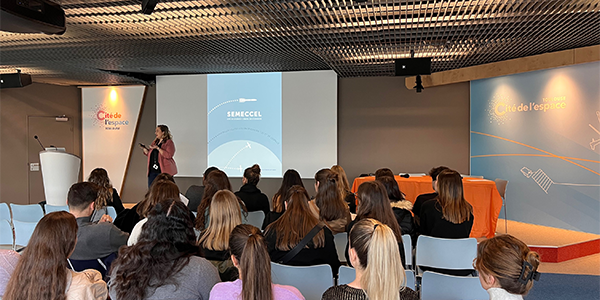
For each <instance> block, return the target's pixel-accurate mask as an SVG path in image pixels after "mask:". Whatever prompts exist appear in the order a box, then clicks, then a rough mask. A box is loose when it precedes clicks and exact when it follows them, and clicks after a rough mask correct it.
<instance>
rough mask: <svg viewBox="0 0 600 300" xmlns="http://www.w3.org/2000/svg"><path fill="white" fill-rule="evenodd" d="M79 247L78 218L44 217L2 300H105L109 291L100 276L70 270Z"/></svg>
mask: <svg viewBox="0 0 600 300" xmlns="http://www.w3.org/2000/svg"><path fill="white" fill-rule="evenodd" d="M76 243H77V221H76V220H75V216H73V215H72V214H70V213H68V212H66V211H57V212H52V213H49V214H47V215H45V216H44V217H43V218H42V219H41V220H40V221H39V223H38V224H37V226H35V229H34V231H33V234H32V235H31V239H30V240H29V244H28V245H27V247H26V248H25V251H23V254H22V255H21V258H20V259H19V262H18V263H17V267H16V268H15V270H14V272H13V273H12V276H11V278H10V280H9V282H8V286H7V287H6V292H5V293H4V298H3V299H5V300H22V299H36V300H78V299H86V300H95V299H98V300H99V299H106V298H107V297H108V291H107V289H106V283H105V282H104V281H102V275H101V274H100V272H98V271H96V270H85V271H83V272H75V271H72V270H69V269H67V266H68V263H67V258H69V256H71V253H73V250H74V249H75V244H76Z"/></svg>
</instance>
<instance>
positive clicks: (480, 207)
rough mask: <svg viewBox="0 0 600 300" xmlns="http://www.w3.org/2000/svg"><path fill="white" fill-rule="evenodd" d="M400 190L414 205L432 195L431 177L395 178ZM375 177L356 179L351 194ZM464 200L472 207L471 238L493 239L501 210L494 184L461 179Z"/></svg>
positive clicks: (500, 199)
mask: <svg viewBox="0 0 600 300" xmlns="http://www.w3.org/2000/svg"><path fill="white" fill-rule="evenodd" d="M395 178H396V181H397V182H398V186H399V187H400V190H401V191H402V192H403V193H404V194H405V195H406V200H408V201H410V202H412V203H415V200H416V199H417V196H419V195H420V194H427V193H433V192H434V191H433V188H432V187H431V177H429V176H423V177H410V178H403V177H400V176H395ZM372 180H375V177H373V176H370V177H358V178H356V179H354V183H353V184H352V192H354V193H356V191H357V190H358V186H359V185H360V184H361V183H363V182H366V181H372ZM463 189H464V193H465V199H466V200H467V202H469V203H471V205H472V206H473V216H474V219H473V229H471V237H482V236H486V237H488V238H491V237H494V233H495V231H496V223H497V222H498V214H500V209H501V208H502V198H501V197H500V194H499V193H498V190H497V189H496V183H494V182H493V181H491V180H486V179H478V178H463Z"/></svg>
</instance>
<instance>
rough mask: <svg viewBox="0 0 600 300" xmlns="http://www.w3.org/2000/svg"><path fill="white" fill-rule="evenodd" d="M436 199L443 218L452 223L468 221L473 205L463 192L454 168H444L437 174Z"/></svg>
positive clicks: (460, 178) (460, 181)
mask: <svg viewBox="0 0 600 300" xmlns="http://www.w3.org/2000/svg"><path fill="white" fill-rule="evenodd" d="M437 187H438V196H437V201H438V203H439V204H440V206H441V207H442V215H443V218H444V220H447V221H449V222H451V223H454V224H460V223H463V222H465V221H468V220H469V219H470V218H471V215H472V213H473V207H472V206H471V204H469V202H467V200H465V197H464V194H463V183H462V177H461V176H460V174H459V173H458V172H456V171H454V170H444V171H442V172H441V173H440V174H439V175H438V176H437Z"/></svg>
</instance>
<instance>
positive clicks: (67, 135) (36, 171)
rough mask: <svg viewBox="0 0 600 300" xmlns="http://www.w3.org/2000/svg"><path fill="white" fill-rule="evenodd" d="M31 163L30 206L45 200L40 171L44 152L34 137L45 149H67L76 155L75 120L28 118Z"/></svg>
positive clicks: (51, 117)
mask: <svg viewBox="0 0 600 300" xmlns="http://www.w3.org/2000/svg"><path fill="white" fill-rule="evenodd" d="M27 133H28V148H27V152H28V153H27V157H28V159H29V160H28V161H29V172H28V174H29V176H28V177H29V179H28V180H29V193H28V198H29V204H37V203H39V202H41V201H44V200H45V197H44V184H43V181H42V172H41V170H40V155H39V153H40V151H41V150H43V149H42V147H41V146H40V144H39V143H38V142H37V140H35V138H34V136H36V135H37V136H38V138H39V139H40V141H41V142H42V144H43V145H44V147H46V148H49V147H58V148H65V151H66V152H67V153H74V151H75V145H74V144H73V141H74V137H73V134H74V133H73V120H72V119H71V118H64V117H63V118H57V117H55V116H28V117H27Z"/></svg>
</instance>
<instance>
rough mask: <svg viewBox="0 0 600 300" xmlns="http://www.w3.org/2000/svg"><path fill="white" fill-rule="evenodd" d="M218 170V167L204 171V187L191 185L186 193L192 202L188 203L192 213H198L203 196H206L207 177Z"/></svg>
mask: <svg viewBox="0 0 600 300" xmlns="http://www.w3.org/2000/svg"><path fill="white" fill-rule="evenodd" d="M215 170H218V168H216V167H210V168H208V169H206V170H205V171H204V174H202V185H191V186H190V187H189V188H188V189H187V191H186V192H185V197H186V198H188V199H189V200H190V202H189V203H188V208H189V209H190V210H191V211H196V210H197V209H198V206H199V205H200V201H202V196H203V195H204V186H205V185H206V182H205V181H206V176H208V174H209V173H210V172H212V171H215Z"/></svg>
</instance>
